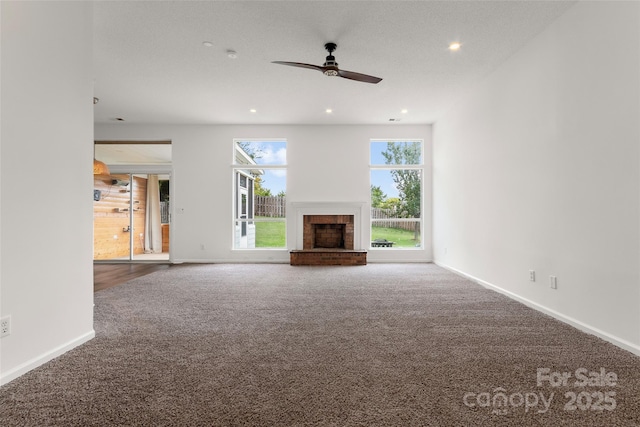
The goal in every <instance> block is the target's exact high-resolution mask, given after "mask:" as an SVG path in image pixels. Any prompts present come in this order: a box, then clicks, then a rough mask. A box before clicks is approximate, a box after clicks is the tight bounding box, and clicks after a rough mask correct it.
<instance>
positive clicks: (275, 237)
mask: <svg viewBox="0 0 640 427" xmlns="http://www.w3.org/2000/svg"><path fill="white" fill-rule="evenodd" d="M233 144H234V162H233V163H234V165H233V176H234V179H233V182H234V200H235V203H234V204H233V218H234V220H233V248H234V249H256V248H285V247H286V210H285V207H286V190H287V188H286V176H287V168H286V163H287V162H286V160H287V159H286V153H287V143H286V141H284V140H246V139H242V140H240V139H237V140H235V141H234V142H233Z"/></svg>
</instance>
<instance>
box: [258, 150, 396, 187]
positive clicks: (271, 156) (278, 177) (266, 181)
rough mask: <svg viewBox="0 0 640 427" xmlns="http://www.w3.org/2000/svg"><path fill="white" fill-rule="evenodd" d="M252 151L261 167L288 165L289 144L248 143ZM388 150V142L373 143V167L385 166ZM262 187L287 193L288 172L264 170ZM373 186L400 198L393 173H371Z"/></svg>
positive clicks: (376, 171) (375, 171) (377, 171)
mask: <svg viewBox="0 0 640 427" xmlns="http://www.w3.org/2000/svg"><path fill="white" fill-rule="evenodd" d="M248 142H249V144H250V146H251V147H252V149H254V150H255V151H256V152H257V153H259V154H258V158H256V159H255V161H256V163H258V164H260V165H286V164H287V143H286V142H284V141H248ZM386 149H387V142H386V141H373V142H372V143H371V159H370V162H371V164H372V165H384V164H385V159H384V157H383V156H382V152H383V151H385V150H386ZM264 172H265V173H264V175H263V176H262V179H263V182H262V185H263V187H265V188H268V189H270V190H271V194H273V195H276V194H278V193H279V192H281V191H286V170H284V169H283V170H277V169H275V170H273V169H272V170H270V169H264ZM371 185H374V186H378V187H380V188H381V189H382V191H383V192H384V193H385V194H386V195H387V197H398V190H397V188H396V186H395V184H394V182H393V178H392V176H391V173H390V172H389V171H388V170H373V171H372V172H371Z"/></svg>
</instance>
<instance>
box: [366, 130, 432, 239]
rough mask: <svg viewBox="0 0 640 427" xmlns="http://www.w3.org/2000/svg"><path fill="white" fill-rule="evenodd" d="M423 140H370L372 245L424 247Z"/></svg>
mask: <svg viewBox="0 0 640 427" xmlns="http://www.w3.org/2000/svg"><path fill="white" fill-rule="evenodd" d="M422 146H423V142H422V141H421V140H372V141H371V157H370V168H371V247H372V248H380V249H394V248H396V249H397V248H400V249H409V248H414V249H415V248H422V229H423V227H422V209H423V206H422V176H423V169H424V160H423V156H422V152H423V150H422Z"/></svg>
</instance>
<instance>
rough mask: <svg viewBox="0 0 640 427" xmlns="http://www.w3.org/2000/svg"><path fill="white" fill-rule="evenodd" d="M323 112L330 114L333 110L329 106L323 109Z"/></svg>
mask: <svg viewBox="0 0 640 427" xmlns="http://www.w3.org/2000/svg"><path fill="white" fill-rule="evenodd" d="M324 112H325V113H327V114H331V113H333V110H332V109H331V108H327V109H326V110H324Z"/></svg>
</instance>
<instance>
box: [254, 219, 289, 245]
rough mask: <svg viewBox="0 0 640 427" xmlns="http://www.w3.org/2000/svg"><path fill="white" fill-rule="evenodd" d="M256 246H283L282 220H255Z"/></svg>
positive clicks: (283, 224) (284, 243) (283, 225)
mask: <svg viewBox="0 0 640 427" xmlns="http://www.w3.org/2000/svg"><path fill="white" fill-rule="evenodd" d="M255 224H256V248H284V247H285V246H286V241H285V236H286V233H285V223H284V222H256V223H255Z"/></svg>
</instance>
